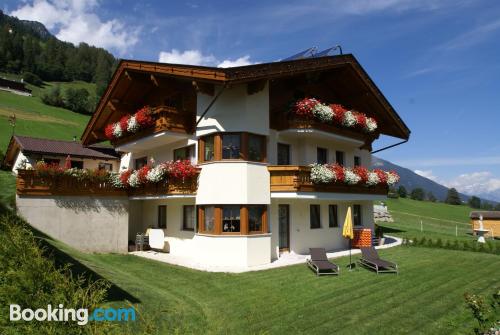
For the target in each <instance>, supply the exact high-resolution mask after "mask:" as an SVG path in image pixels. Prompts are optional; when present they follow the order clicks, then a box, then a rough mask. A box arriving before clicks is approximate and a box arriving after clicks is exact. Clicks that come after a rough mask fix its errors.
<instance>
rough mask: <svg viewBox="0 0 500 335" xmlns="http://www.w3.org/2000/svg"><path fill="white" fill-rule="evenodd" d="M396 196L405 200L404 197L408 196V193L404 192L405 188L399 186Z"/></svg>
mask: <svg viewBox="0 0 500 335" xmlns="http://www.w3.org/2000/svg"><path fill="white" fill-rule="evenodd" d="M398 194H399V196H400V197H401V198H406V196H407V195H408V192H407V191H406V188H405V187H404V186H403V185H401V186H399V188H398Z"/></svg>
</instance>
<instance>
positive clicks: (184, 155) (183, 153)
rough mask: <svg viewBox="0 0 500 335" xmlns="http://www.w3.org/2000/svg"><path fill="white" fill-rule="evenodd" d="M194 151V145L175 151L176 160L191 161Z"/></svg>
mask: <svg viewBox="0 0 500 335" xmlns="http://www.w3.org/2000/svg"><path fill="white" fill-rule="evenodd" d="M193 151H194V145H189V146H187V147H182V148H179V149H175V150H174V160H175V161H177V160H184V159H191V157H192V156H194V155H193Z"/></svg>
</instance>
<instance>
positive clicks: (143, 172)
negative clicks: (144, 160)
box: [137, 165, 151, 184]
mask: <svg viewBox="0 0 500 335" xmlns="http://www.w3.org/2000/svg"><path fill="white" fill-rule="evenodd" d="M150 170H151V167H150V166H149V165H144V166H143V167H141V168H140V169H139V171H137V178H138V179H139V182H140V183H141V184H143V183H145V182H147V179H146V176H147V175H148V172H149V171H150Z"/></svg>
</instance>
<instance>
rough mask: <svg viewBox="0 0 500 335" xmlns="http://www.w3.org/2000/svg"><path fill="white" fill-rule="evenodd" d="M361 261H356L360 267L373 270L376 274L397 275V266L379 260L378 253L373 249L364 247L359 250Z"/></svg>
mask: <svg viewBox="0 0 500 335" xmlns="http://www.w3.org/2000/svg"><path fill="white" fill-rule="evenodd" d="M361 255H362V256H361V259H360V260H359V261H358V263H359V264H360V265H363V266H365V267H367V268H370V269H372V270H375V271H376V272H377V274H379V273H384V272H394V273H396V274H398V273H399V272H398V265H397V264H396V263H393V262H389V261H386V260H383V259H380V257H379V256H378V252H377V250H376V249H375V248H374V247H364V248H361Z"/></svg>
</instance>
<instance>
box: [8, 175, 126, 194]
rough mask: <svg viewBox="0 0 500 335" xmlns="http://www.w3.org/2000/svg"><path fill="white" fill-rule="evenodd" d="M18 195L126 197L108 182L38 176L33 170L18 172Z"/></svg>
mask: <svg viewBox="0 0 500 335" xmlns="http://www.w3.org/2000/svg"><path fill="white" fill-rule="evenodd" d="M16 189H17V194H18V195H74V196H126V195H127V193H126V191H125V190H123V189H117V188H115V187H113V185H111V184H110V183H109V182H104V181H103V182H96V181H89V180H78V179H76V178H74V177H70V176H39V175H37V174H36V172H35V171H33V170H18V174H17V179H16Z"/></svg>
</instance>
